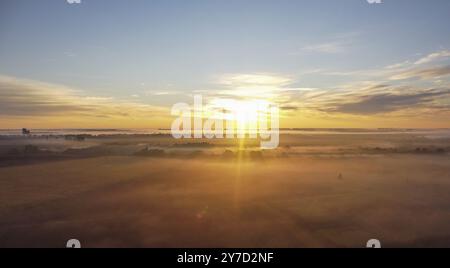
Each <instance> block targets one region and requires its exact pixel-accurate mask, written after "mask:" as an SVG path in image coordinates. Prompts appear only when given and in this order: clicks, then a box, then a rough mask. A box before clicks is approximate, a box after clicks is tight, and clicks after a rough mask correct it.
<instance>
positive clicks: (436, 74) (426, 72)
mask: <svg viewBox="0 0 450 268" xmlns="http://www.w3.org/2000/svg"><path fill="white" fill-rule="evenodd" d="M447 75H450V65H447V66H438V67H432V68H427V69H413V70H406V71H403V72H399V73H397V74H395V75H393V76H391V77H390V79H391V80H404V79H410V78H420V79H434V78H440V77H443V76H447Z"/></svg>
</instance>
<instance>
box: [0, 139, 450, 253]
mask: <svg viewBox="0 0 450 268" xmlns="http://www.w3.org/2000/svg"><path fill="white" fill-rule="evenodd" d="M52 139H53V140H52ZM281 140H282V144H281V145H280V147H279V149H277V150H269V151H261V150H260V149H259V148H258V147H257V146H256V144H255V141H253V143H252V142H251V141H250V140H248V141H247V142H246V145H245V146H241V147H240V148H239V147H236V146H237V145H236V144H235V141H232V140H229V141H226V140H222V141H220V142H219V141H218V140H214V141H196V140H173V139H172V138H170V137H167V136H165V135H148V136H146V135H144V136H133V135H131V136H130V135H125V136H102V137H100V136H98V137H94V136H93V137H89V136H88V137H87V138H86V139H85V140H83V141H73V140H67V139H65V138H63V137H62V136H61V137H59V138H55V137H53V138H48V137H46V138H43V137H34V138H27V139H24V138H22V137H13V136H11V137H3V138H2V139H1V141H0V144H1V146H0V148H1V149H2V154H1V158H0V159H1V161H0V246H1V247H29V246H31V247H62V246H64V245H65V242H66V241H67V240H68V239H71V238H76V239H79V240H80V241H81V243H82V246H83V247H364V246H365V243H366V242H367V241H368V240H369V239H371V238H376V239H379V240H380V241H381V242H382V245H383V247H399V246H407V247H416V246H417V247H440V246H450V228H449V226H450V210H449V204H450V161H449V158H450V155H449V152H450V142H449V139H448V138H427V137H426V136H424V135H420V134H419V135H418V134H411V133H397V134H383V133H376V134H361V133H359V134H346V133H340V134H314V133H312V134H309V135H308V134H297V135H288V134H286V135H282V136H281Z"/></svg>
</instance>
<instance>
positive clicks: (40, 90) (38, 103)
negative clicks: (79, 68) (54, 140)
mask: <svg viewBox="0 0 450 268" xmlns="http://www.w3.org/2000/svg"><path fill="white" fill-rule="evenodd" d="M166 110H167V109H166V108H163V107H156V106H151V105H147V104H142V103H134V102H126V101H119V100H116V99H114V98H109V97H106V98H105V97H96V96H86V95H84V94H83V92H81V91H78V90H74V89H71V88H69V87H66V86H62V85H55V84H50V83H43V82H39V81H33V80H25V79H18V78H14V77H9V76H0V115H2V117H6V116H9V117H11V116H25V117H42V116H44V117H48V116H77V117H85V118H86V117H130V118H132V117H139V118H142V117H149V118H150V117H154V116H158V115H163V112H164V114H165V111H166Z"/></svg>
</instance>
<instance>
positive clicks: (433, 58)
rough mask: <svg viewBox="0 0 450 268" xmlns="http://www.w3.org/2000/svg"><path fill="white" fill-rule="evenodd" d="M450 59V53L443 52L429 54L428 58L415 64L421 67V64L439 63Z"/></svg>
mask: <svg viewBox="0 0 450 268" xmlns="http://www.w3.org/2000/svg"><path fill="white" fill-rule="evenodd" d="M449 57H450V51H448V50H442V51H438V52H434V53H431V54H428V55H427V56H425V57H423V58H421V59H419V60H417V61H416V62H415V63H414V64H415V65H420V64H425V63H430V62H433V61H437V60H440V59H445V58H449Z"/></svg>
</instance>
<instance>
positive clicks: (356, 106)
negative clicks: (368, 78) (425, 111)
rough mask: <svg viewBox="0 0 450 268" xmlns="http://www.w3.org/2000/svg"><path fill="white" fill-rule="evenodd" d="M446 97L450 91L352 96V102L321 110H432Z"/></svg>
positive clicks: (369, 113)
mask: <svg viewBox="0 0 450 268" xmlns="http://www.w3.org/2000/svg"><path fill="white" fill-rule="evenodd" d="M448 96H450V89H443V90H442V89H441V90H437V89H432V90H427V91H418V92H414V93H408V92H395V91H394V92H386V93H381V94H380V93H378V94H373V95H370V94H368V95H360V96H353V98H354V100H353V101H351V102H345V99H346V98H341V99H340V100H339V101H335V102H332V103H329V104H328V106H327V107H325V108H323V110H324V111H326V112H338V113H347V114H357V115H372V114H379V113H389V112H394V111H399V110H403V109H411V108H419V107H421V108H423V107H427V108H433V106H434V105H433V103H434V102H435V101H436V100H437V99H439V98H442V97H448ZM441 108H442V107H441ZM447 108H448V107H447Z"/></svg>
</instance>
